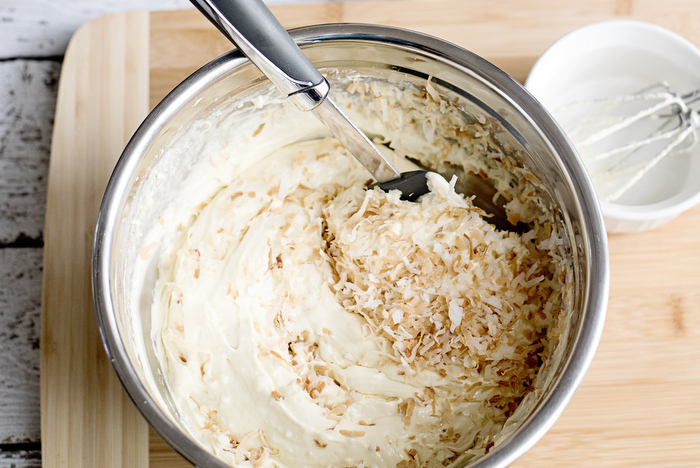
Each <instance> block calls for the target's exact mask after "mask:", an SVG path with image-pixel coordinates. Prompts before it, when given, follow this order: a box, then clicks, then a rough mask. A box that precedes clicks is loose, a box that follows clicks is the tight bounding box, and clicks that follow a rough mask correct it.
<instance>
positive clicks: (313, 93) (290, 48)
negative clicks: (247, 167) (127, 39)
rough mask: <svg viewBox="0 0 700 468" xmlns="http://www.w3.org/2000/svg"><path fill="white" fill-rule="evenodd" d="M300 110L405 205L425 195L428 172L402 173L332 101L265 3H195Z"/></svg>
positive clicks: (217, 0)
mask: <svg viewBox="0 0 700 468" xmlns="http://www.w3.org/2000/svg"><path fill="white" fill-rule="evenodd" d="M191 2H192V3H193V4H194V5H195V6H196V7H197V9H198V10H199V11H200V12H202V13H203V14H204V16H206V17H207V19H209V21H211V22H212V23H213V24H214V26H216V27H217V28H218V29H219V31H221V32H222V33H223V34H224V35H225V36H226V37H227V38H228V39H229V40H230V41H231V42H233V43H234V44H235V45H236V46H237V47H238V49H239V50H240V51H241V52H242V53H243V54H245V56H246V57H248V58H249V59H250V60H251V61H252V62H253V63H254V64H255V65H256V66H257V67H258V68H259V69H260V71H262V72H263V74H265V75H266V76H267V77H268V78H269V79H270V81H272V83H273V84H274V85H275V86H277V88H278V89H279V90H280V91H281V92H282V93H283V94H284V95H286V96H287V99H288V100H289V101H291V102H292V103H293V104H294V105H295V106H296V107H297V108H299V109H301V110H303V111H310V112H312V113H313V114H314V115H315V116H316V117H317V118H318V119H319V120H320V121H321V123H323V125H325V126H326V127H327V128H328V130H330V132H331V133H332V134H333V136H335V137H336V138H337V139H338V141H340V142H341V143H342V144H343V145H344V146H345V147H346V148H347V149H348V151H349V152H350V153H351V154H352V155H353V156H354V157H355V158H356V159H357V160H358V161H359V162H360V163H361V164H362V165H363V166H364V167H365V168H366V169H367V170H368V171H369V172H370V173H371V174H372V177H374V179H375V180H376V182H377V185H378V186H379V187H380V188H382V189H384V190H387V191H388V190H399V191H401V198H403V199H404V200H411V201H413V200H416V199H417V198H418V197H420V196H421V195H423V194H425V193H427V192H428V191H429V190H428V186H427V180H426V177H425V175H426V173H427V171H411V172H405V173H400V172H399V171H398V170H397V169H396V168H395V167H394V166H393V165H392V164H391V163H390V162H389V161H388V160H387V159H386V157H385V156H384V155H383V154H382V153H381V152H380V151H379V150H378V149H377V147H376V146H374V144H372V142H371V141H370V140H369V138H367V136H366V135H365V134H364V133H363V132H362V131H361V130H360V129H359V128H358V127H357V126H356V125H355V124H354V123H352V121H350V119H349V118H348V117H347V116H346V115H345V114H344V113H343V112H342V111H341V110H340V109H339V108H338V106H337V105H336V104H335V103H334V102H333V101H332V100H331V98H330V97H329V96H328V92H329V91H330V85H329V83H328V81H327V80H326V79H325V78H324V77H323V75H321V73H320V72H319V71H318V70H317V69H316V67H315V66H314V65H313V64H312V63H311V61H310V60H309V59H308V58H307V57H306V55H304V53H303V52H302V51H301V49H299V47H298V46H297V45H296V43H295V42H294V40H292V38H291V37H290V36H289V34H288V33H287V31H286V30H285V29H284V28H283V27H282V25H281V24H280V23H279V21H277V18H275V16H274V15H273V14H272V12H271V11H270V10H269V9H268V8H267V6H265V4H264V3H263V2H262V1H261V0H191Z"/></svg>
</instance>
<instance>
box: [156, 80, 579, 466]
mask: <svg viewBox="0 0 700 468" xmlns="http://www.w3.org/2000/svg"><path fill="white" fill-rule="evenodd" d="M348 89H349V90H350V93H349V94H347V93H346V94H343V95H342V96H338V97H337V98H336V100H338V101H339V102H340V103H341V104H343V105H344V106H345V108H346V109H347V110H348V112H349V113H350V114H351V115H352V117H353V118H354V119H355V120H356V121H358V122H359V123H360V124H361V126H363V127H364V128H366V129H367V130H369V131H370V132H371V133H374V134H378V135H382V136H383V137H384V139H385V141H386V142H391V143H389V144H390V146H392V147H393V148H394V150H395V152H393V151H391V150H389V149H388V148H385V149H386V152H387V154H388V155H389V157H390V158H392V159H393V161H394V162H395V164H396V165H397V166H399V168H401V169H407V168H410V167H411V163H409V162H408V161H406V160H405V159H403V158H402V156H403V155H405V154H411V155H414V156H415V155H417V157H418V158H419V159H423V160H425V161H431V162H434V163H436V162H439V161H443V162H444V161H453V160H457V161H460V160H462V161H463V160H465V158H467V159H466V160H468V161H469V162H468V164H467V166H468V167H471V168H483V169H482V170H490V171H492V173H498V171H502V170H503V168H502V167H495V166H493V164H492V161H490V160H486V161H485V160H484V158H483V157H482V158H480V157H478V156H479V155H481V154H491V153H493V152H494V151H496V150H495V146H493V143H492V142H491V144H489V143H488V141H490V140H488V139H489V138H490V137H489V131H488V126H487V125H485V124H484V122H482V123H479V122H478V119H477V121H476V122H472V123H467V122H464V121H459V122H458V124H459V125H460V126H462V127H460V128H461V131H462V133H463V134H464V135H467V136H464V135H462V136H460V137H459V138H457V139H455V138H445V137H444V135H443V134H442V133H441V132H443V131H445V132H447V133H449V134H450V135H454V128H455V121H456V119H457V118H456V117H455V115H456V114H455V112H454V108H451V106H450V105H449V104H448V103H445V102H444V101H443V100H442V99H441V98H440V97H439V96H438V95H437V93H436V91H435V90H434V89H433V88H432V87H431V86H430V85H429V86H428V92H425V90H421V89H417V88H415V87H411V86H405V85H391V84H389V83H374V84H373V85H365V84H353V85H351V86H350V87H349V88H348ZM266 99H267V98H265V99H263V101H264V100H266ZM250 103H253V104H255V106H253V107H251V106H247V107H246V106H243V107H242V108H241V106H240V105H236V106H233V107H230V108H227V109H224V110H223V111H221V110H220V111H216V112H215V113H214V114H213V115H212V116H211V117H209V118H207V119H205V120H203V121H201V122H198V123H196V124H195V125H194V126H193V127H192V129H190V130H188V131H187V132H186V133H185V136H184V137H182V138H181V140H180V142H179V143H177V145H179V146H176V148H175V150H176V151H181V152H187V151H193V150H196V151H198V154H199V160H200V162H199V163H198V167H195V168H194V169H193V173H192V174H191V177H190V178H189V179H188V181H189V182H188V183H189V184H190V185H189V190H188V188H187V187H185V188H184V189H183V191H182V192H183V193H184V194H187V195H186V196H183V197H182V199H181V200H180V204H179V205H178V206H175V207H173V208H172V209H170V210H169V211H168V212H167V213H164V215H163V217H162V218H161V224H162V225H163V232H165V234H164V235H163V237H162V239H160V240H159V242H162V244H161V245H158V244H156V243H153V244H149V245H147V246H146V248H144V251H143V252H142V256H143V257H144V259H147V258H148V257H150V255H151V254H153V253H155V252H157V254H158V255H159V267H158V280H157V284H156V289H155V294H154V303H153V310H152V314H153V339H154V344H155V348H156V351H157V354H158V358H159V361H160V363H161V366H162V368H163V370H164V373H165V375H166V378H167V380H168V383H169V385H170V388H171V391H172V395H173V400H174V401H175V403H176V405H177V407H178V410H179V412H180V414H181V416H182V418H183V419H184V421H185V423H186V424H187V425H188V426H189V428H190V430H191V432H192V434H193V436H194V437H195V438H196V439H197V440H199V441H200V442H201V443H202V444H203V445H204V446H205V447H206V448H207V449H208V450H210V451H212V452H213V453H214V454H216V455H217V456H218V457H220V458H222V459H223V460H225V461H227V462H229V463H231V464H232V465H235V466H284V467H312V466H313V467H331V466H333V467H339V466H347V467H351V466H366V467H369V466H387V467H395V466H396V467H413V466H426V467H433V466H436V467H437V466H448V465H450V464H451V463H454V462H455V461H458V460H467V459H469V458H471V457H473V456H478V455H482V454H484V453H485V452H486V451H487V450H488V449H489V448H490V447H491V446H493V444H494V442H495V439H496V436H497V434H498V432H499V430H500V428H501V427H502V426H503V424H504V422H505V421H506V419H507V418H508V417H509V416H510V415H511V414H512V413H513V412H514V411H515V409H516V408H517V406H518V403H519V402H520V401H521V400H522V398H523V397H525V396H526V394H527V393H532V392H537V390H536V389H535V383H534V380H533V379H534V378H535V376H536V373H537V370H538V365H539V363H541V362H542V361H543V360H545V361H546V360H547V359H548V357H549V355H550V354H551V351H552V349H553V346H554V345H555V344H556V339H557V336H558V333H559V330H558V328H557V327H558V326H559V320H558V319H559V314H560V312H561V311H560V309H561V307H562V296H561V294H562V290H563V282H564V276H565V273H564V270H565V268H564V266H563V265H562V264H561V261H560V260H561V259H560V254H561V252H560V245H561V239H559V237H558V234H557V233H556V229H554V228H553V226H554V224H553V222H552V220H551V219H549V218H548V217H549V216H551V215H550V214H549V211H546V212H545V211H544V210H538V206H539V205H537V203H539V202H532V201H531V200H532V193H522V191H521V192H516V193H515V195H512V194H511V196H512V197H513V201H512V202H511V204H510V206H511V207H516V208H518V210H517V211H513V213H517V216H518V217H520V218H521V219H522V220H524V221H526V222H532V223H533V225H534V228H533V230H532V231H530V232H528V233H526V234H524V235H522V236H521V235H517V234H514V233H508V232H499V231H497V230H496V229H495V228H494V227H493V226H491V225H489V224H488V223H487V222H486V221H485V220H484V219H483V218H482V216H481V213H480V211H479V210H478V209H476V208H474V207H473V205H472V204H471V201H470V200H468V199H466V200H465V199H464V197H463V196H461V195H459V194H456V193H455V192H454V189H453V186H451V185H450V184H449V183H448V182H447V181H446V180H444V179H443V178H442V177H440V176H437V175H434V174H433V175H431V177H430V187H431V193H430V194H428V195H426V196H425V197H423V198H422V199H421V200H420V202H418V203H410V202H403V201H400V200H399V197H398V192H392V193H389V194H386V193H384V192H381V191H380V190H377V189H375V190H371V191H368V190H365V188H364V187H365V185H366V184H367V183H368V182H369V181H370V176H369V174H368V173H367V172H366V171H365V170H364V169H363V168H362V167H361V166H360V165H359V164H358V163H357V162H356V161H355V160H354V159H353V158H352V157H351V156H349V155H348V154H347V153H346V151H345V149H344V148H343V147H342V146H340V144H339V143H337V141H335V140H334V139H332V138H329V137H327V138H311V139H309V137H310V136H313V135H317V134H318V133H319V131H320V129H319V128H318V125H317V124H315V123H314V122H313V120H312V117H310V116H308V115H304V114H300V113H297V112H295V111H294V110H292V109H289V108H288V107H286V106H283V105H282V106H278V105H276V104H275V105H271V106H266V107H263V108H262V109H261V110H260V111H257V110H256V109H257V108H259V107H261V106H260V104H261V98H260V97H257V98H256V99H251V100H250V101H249V104H250ZM273 104H274V103H273ZM241 109H243V110H241ZM250 109H253V111H250ZM420 119H422V120H420ZM302 129H303V131H302ZM295 140H300V141H299V142H295V143H292V142H294V141H295ZM485 142H486V143H485ZM290 143H291V144H290ZM470 155H471V157H470ZM504 158H505V157H504V156H503V155H502V154H501V155H499V157H498V158H497V160H498V161H502V160H503V159H504ZM487 159H488V158H487ZM490 164H491V165H490ZM199 166H201V167H199ZM509 169H512V168H509ZM515 177H518V178H520V179H522V180H521V183H522V184H524V186H525V187H527V189H528V190H529V191H530V192H531V191H532V186H531V185H529V182H528V181H527V180H526V179H527V178H524V177H522V174H517V175H516V176H515ZM503 184H504V186H506V185H508V181H504V182H503ZM156 247H157V248H156Z"/></svg>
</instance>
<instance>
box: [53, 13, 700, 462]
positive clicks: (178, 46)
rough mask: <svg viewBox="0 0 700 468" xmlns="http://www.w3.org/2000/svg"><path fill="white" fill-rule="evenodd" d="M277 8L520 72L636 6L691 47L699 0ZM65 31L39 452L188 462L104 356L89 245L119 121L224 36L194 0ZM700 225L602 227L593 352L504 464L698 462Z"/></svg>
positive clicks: (119, 141) (290, 20) (291, 16)
mask: <svg viewBox="0 0 700 468" xmlns="http://www.w3.org/2000/svg"><path fill="white" fill-rule="evenodd" d="M274 12H275V13H276V14H277V15H278V17H279V18H280V19H281V20H282V22H283V24H285V25H286V26H288V27H293V26H299V25H302V24H307V23H319V22H328V21H364V22H376V23H384V24H391V25H398V26H403V27H408V28H412V29H417V30H421V31H424V32H427V33H431V34H434V35H436V36H440V37H443V38H446V39H448V40H450V41H453V42H455V43H457V44H459V45H462V46H464V47H467V48H469V49H471V50H473V51H475V52H477V53H479V54H481V55H482V56H484V57H485V58H487V59H489V60H491V61H493V62H495V63H496V64H497V65H499V66H501V67H502V68H504V69H505V70H506V71H507V72H509V73H511V74H512V75H513V76H515V77H516V78H517V79H519V80H523V79H524V78H525V77H526V75H527V72H528V71H529V68H530V67H531V66H532V64H533V63H534V61H535V60H536V58H537V57H538V56H539V55H540V54H541V53H542V52H543V51H544V49H545V48H546V47H547V46H548V45H550V44H551V43H552V42H553V41H554V40H556V39H557V38H558V37H560V36H561V35H563V34H565V33H566V32H568V31H570V30H573V29H575V28H576V27H579V26H582V25H584V24H588V23H591V22H594V21H598V20H604V19H611V18H620V17H623V18H634V19H642V20H646V21H649V22H653V23H656V24H660V25H662V26H665V27H668V28H670V29H672V30H675V31H676V32H678V33H680V34H682V35H684V36H685V37H686V38H688V39H689V40H691V41H693V42H694V43H696V44H699V45H700V4H697V2H695V1H692V2H691V1H690V0H677V1H675V0H674V1H671V2H666V3H665V4H664V5H663V6H661V5H657V4H656V3H654V2H650V1H646V0H644V1H637V2H630V1H613V0H609V1H608V0H594V1H590V2H580V3H577V4H574V3H566V4H564V3H563V2H555V1H551V2H546V1H542V2H536V3H533V2H529V3H528V4H527V5H524V4H523V3H522V2H516V1H514V0H508V1H506V2H499V8H498V9H495V8H494V7H493V4H492V3H491V2H487V1H485V0H483V1H481V0H480V1H474V0H468V1H467V0H462V1H460V0H441V1H431V2H418V1H407V2H401V7H400V8H397V3H396V2H353V3H346V4H333V5H309V6H304V7H299V6H295V7H276V8H274ZM149 20H150V21H149ZM131 28H133V29H131ZM105 31H109V32H110V36H109V37H110V38H111V39H110V40H107V36H106V32H105ZM126 31H129V32H128V33H127V32H126ZM115 38H116V39H115ZM73 42H74V43H73V44H72V45H71V49H70V50H69V52H68V54H67V56H66V63H65V66H64V75H63V77H62V81H61V87H60V90H59V107H58V110H57V115H56V131H55V132H54V146H53V149H52V160H51V171H50V175H49V177H50V185H49V206H48V215H47V224H46V254H45V272H44V302H43V318H44V322H43V330H44V331H43V341H42V417H43V418H42V431H43V432H42V436H43V447H42V448H43V452H44V463H45V466H62V467H63V466H65V467H92V466H101V467H102V466H105V467H107V466H134V467H137V466H141V467H145V466H151V467H179V466H183V467H184V466H188V464H187V463H186V462H185V461H184V460H182V459H181V458H180V457H179V456H178V455H177V454H175V453H174V452H173V451H172V450H171V449H169V448H168V447H167V446H166V445H164V443H163V442H162V440H161V439H160V438H159V437H158V436H157V435H156V434H155V433H153V432H152V431H151V432H150V433H149V432H148V430H147V429H146V427H147V426H146V425H145V423H143V421H142V420H141V419H140V416H138V415H137V413H136V412H135V410H134V409H133V406H132V405H131V403H130V402H129V401H128V399H127V398H126V397H125V396H124V393H123V391H122V390H121V388H120V386H119V383H118V381H117V379H116V378H115V376H114V373H113V371H112V369H111V368H110V366H109V363H108V362H107V359H106V355H105V354H104V351H103V350H102V348H101V343H100V342H99V337H98V334H97V333H98V332H97V327H96V324H95V320H94V317H93V310H92V304H91V301H90V297H89V262H88V259H89V254H90V247H91V239H92V229H93V227H94V219H95V215H96V212H97V207H98V203H99V199H100V196H101V193H102V189H103V188H104V185H105V183H106V178H107V177H108V175H109V172H110V171H111V169H112V166H113V163H114V161H115V159H116V157H117V156H118V154H119V152H120V151H121V148H122V146H123V144H124V143H125V142H126V139H127V138H128V136H129V135H130V132H131V130H133V128H134V127H135V125H136V124H137V123H138V121H139V120H140V119H141V118H142V117H143V114H145V112H146V109H147V107H148V106H153V105H154V104H155V103H156V102H157V101H158V100H159V99H160V98H161V97H162V96H163V95H164V94H165V93H166V92H167V91H169V90H170V89H172V87H174V86H175V85H176V84H177V83H178V82H179V81H181V80H182V79H183V78H184V77H185V76H187V75H188V74H189V73H191V72H192V71H194V70H195V69H196V68H197V67H198V66H201V65H202V64H204V63H206V62H207V61H208V60H210V59H211V58H213V57H215V56H216V55H218V54H220V53H222V52H224V51H225V50H227V49H228V45H227V44H226V42H225V41H224V40H222V39H221V38H220V37H219V36H218V34H217V33H216V32H215V31H214V30H213V28H212V27H211V26H209V25H208V24H207V23H206V22H205V21H204V20H202V19H201V18H199V16H198V15H197V14H196V13H195V12H167V13H152V14H150V16H149V15H148V14H128V15H120V16H115V17H107V18H102V19H99V20H97V21H96V22H93V23H91V25H90V26H89V27H86V28H85V29H84V30H82V31H81V32H80V33H79V34H78V35H77V36H76V38H75V39H74V41H73ZM145 45H148V47H145ZM145 51H147V52H148V53H147V54H146V53H145ZM120 67H121V68H120ZM125 70H128V71H129V72H128V73H126V72H125ZM699 233H700V207H696V208H694V209H693V210H691V211H689V212H686V213H684V214H683V215H682V216H680V217H679V218H677V219H676V220H674V221H672V222H671V223H669V224H668V225H665V226H663V227H661V228H658V229H656V230H654V231H650V232H646V233H641V234H632V235H614V236H610V252H611V259H610V261H611V295H610V305H609V310H608V316H607V320H606V324H605V329H604V332H603V337H602V340H601V344H600V347H599V349H598V352H597V354H596V358H595V359H594V361H593V364H592V366H591V368H590V370H589V372H588V374H587V376H586V378H585V380H584V382H583V384H582V386H581V387H580V389H579V391H578V392H577V393H576V395H575V397H574V399H573V400H572V402H571V404H570V405H569V406H568V407H567V409H566V411H565V412H564V413H563V414H562V416H561V418H560V419H559V420H558V421H557V423H556V424H555V425H554V427H553V428H552V429H551V430H550V431H549V432H548V433H547V434H546V435H545V436H544V437H543V439H542V440H541V441H540V442H539V443H538V444H536V445H535V447H534V448H533V449H532V450H530V451H529V452H528V453H527V454H526V455H524V456H523V457H522V458H521V459H520V460H519V461H517V462H516V463H515V465H514V466H518V467H539V466H567V467H590V466H600V467H623V466H625V467H627V466H673V467H681V466H685V467H693V466H698V464H699V463H700V405H698V404H697V401H699V400H700V269H699V268H697V265H698V264H700V234H699ZM127 454H128V455H129V456H131V455H133V458H131V459H128V460H127V459H126V458H124V457H126V456H127ZM149 455H150V456H149ZM127 461H128V464H127Z"/></svg>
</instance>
